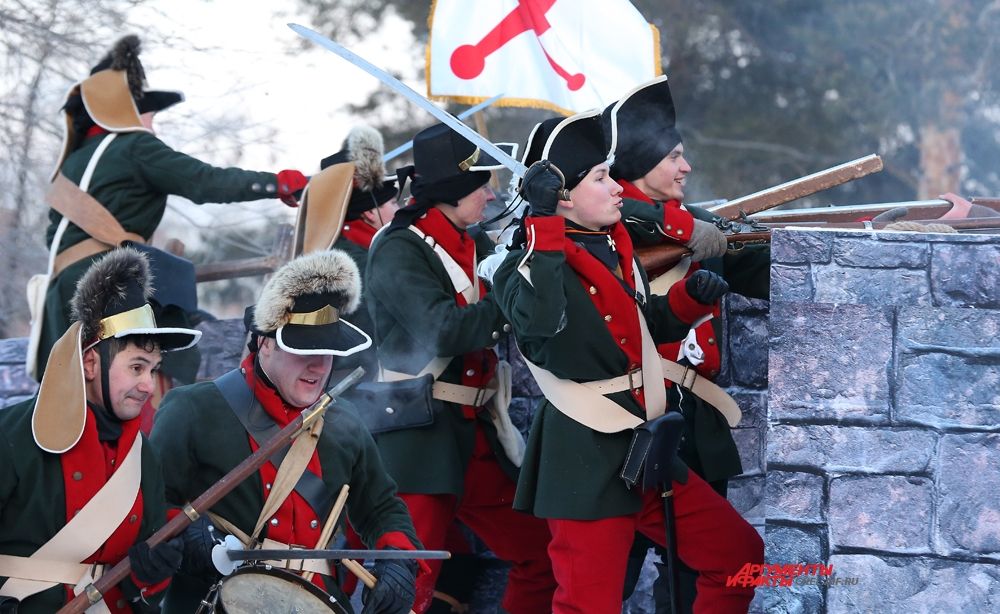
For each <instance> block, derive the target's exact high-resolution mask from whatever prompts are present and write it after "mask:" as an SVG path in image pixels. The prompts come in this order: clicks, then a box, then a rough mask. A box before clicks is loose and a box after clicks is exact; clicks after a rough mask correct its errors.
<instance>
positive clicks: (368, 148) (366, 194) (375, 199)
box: [319, 124, 397, 220]
mask: <svg viewBox="0 0 1000 614" xmlns="http://www.w3.org/2000/svg"><path fill="white" fill-rule="evenodd" d="M384 153H385V145H384V143H383V141H382V135H381V134H379V132H378V130H375V129H374V128H372V127H371V126H368V125H365V124H359V125H357V126H355V127H353V128H351V131H350V132H349V133H348V134H347V138H345V139H344V143H343V144H342V145H341V149H340V151H338V152H337V153H335V154H333V155H332V156H327V157H326V158H323V160H322V161H321V162H320V163H319V166H320V169H325V168H327V167H329V166H332V165H334V164H341V163H343V162H353V163H354V186H353V189H352V190H351V199H350V200H349V201H348V204H347V219H348V220H356V219H358V218H359V217H361V214H362V213H364V212H365V211H368V210H370V209H374V208H376V207H379V206H381V205H383V204H385V203H387V202H389V199H391V198H392V197H394V196H396V193H397V190H396V180H395V178H393V179H390V180H388V181H386V179H385V166H383V164H382V156H383V155H384Z"/></svg>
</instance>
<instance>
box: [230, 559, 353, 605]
mask: <svg viewBox="0 0 1000 614" xmlns="http://www.w3.org/2000/svg"><path fill="white" fill-rule="evenodd" d="M217 597H218V601H217V611H219V612H225V613H226V614H270V613H272V612H295V613H296V614H330V612H334V613H335V614H347V610H345V609H344V607H343V606H342V605H340V603H339V602H338V601H337V600H336V598H334V597H333V596H331V595H328V594H327V593H325V592H324V591H323V590H322V589H320V588H319V587H317V586H316V585H315V584H312V583H311V582H306V581H305V580H303V579H302V578H301V577H300V576H298V575H296V574H293V573H291V572H288V571H285V570H283V569H277V568H274V567H271V566H270V565H250V566H246V567H240V568H239V569H237V570H236V571H235V572H234V573H233V574H232V575H231V576H228V577H226V578H223V580H222V582H221V586H220V587H219V592H218V596H217Z"/></svg>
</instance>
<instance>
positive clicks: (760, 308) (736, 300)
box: [724, 294, 769, 315]
mask: <svg viewBox="0 0 1000 614" xmlns="http://www.w3.org/2000/svg"><path fill="white" fill-rule="evenodd" d="M724 301H725V307H724V311H725V312H726V313H727V314H730V315H732V314H735V315H740V314H744V313H750V314H754V315H758V314H766V313H767V310H768V309H769V302H768V301H767V300H766V299H760V298H750V297H748V296H743V295H742V294H727V295H726V298H725V299H724Z"/></svg>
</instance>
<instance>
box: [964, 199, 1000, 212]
mask: <svg viewBox="0 0 1000 614" xmlns="http://www.w3.org/2000/svg"><path fill="white" fill-rule="evenodd" d="M969 202H970V203H972V204H973V205H983V206H984V207H989V208H990V209H993V210H995V211H1000V198H984V197H982V196H977V197H975V198H970V199H969Z"/></svg>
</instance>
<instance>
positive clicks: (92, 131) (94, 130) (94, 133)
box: [87, 126, 111, 139]
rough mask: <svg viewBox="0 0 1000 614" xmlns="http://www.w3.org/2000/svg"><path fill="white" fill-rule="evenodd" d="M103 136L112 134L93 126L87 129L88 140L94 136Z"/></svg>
mask: <svg viewBox="0 0 1000 614" xmlns="http://www.w3.org/2000/svg"><path fill="white" fill-rule="evenodd" d="M101 134H111V133H110V132H108V131H107V130H105V129H104V128H101V127H100V126H91V127H90V128H88V129H87V138H88V139H89V138H90V137H92V136H98V135H101Z"/></svg>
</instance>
